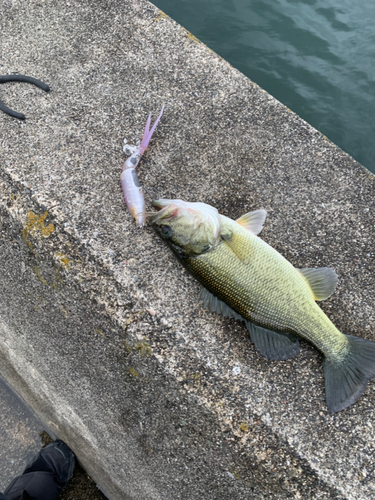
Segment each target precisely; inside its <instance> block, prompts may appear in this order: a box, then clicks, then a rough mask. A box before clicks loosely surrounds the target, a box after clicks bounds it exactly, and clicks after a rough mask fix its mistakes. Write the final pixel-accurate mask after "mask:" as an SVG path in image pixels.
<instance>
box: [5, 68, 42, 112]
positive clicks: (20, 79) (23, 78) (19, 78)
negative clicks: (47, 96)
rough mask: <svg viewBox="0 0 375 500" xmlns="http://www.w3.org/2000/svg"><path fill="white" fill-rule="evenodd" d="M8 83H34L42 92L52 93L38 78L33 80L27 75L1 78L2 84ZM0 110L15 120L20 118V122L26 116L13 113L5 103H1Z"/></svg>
mask: <svg viewBox="0 0 375 500" xmlns="http://www.w3.org/2000/svg"><path fill="white" fill-rule="evenodd" d="M6 82H28V83H32V84H33V85H36V86H37V87H39V88H41V89H42V90H45V91H46V92H49V91H50V88H49V86H48V85H47V84H46V83H44V82H41V81H40V80H37V79H36V78H33V77H32V76H25V75H3V76H0V83H6ZM0 110H1V111H4V113H6V114H7V115H10V116H13V117H14V118H18V119H19V120H24V119H25V115H24V114H22V113H17V111H13V110H12V109H10V108H8V107H7V106H5V104H4V103H3V102H1V101H0Z"/></svg>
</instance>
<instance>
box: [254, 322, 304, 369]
mask: <svg viewBox="0 0 375 500" xmlns="http://www.w3.org/2000/svg"><path fill="white" fill-rule="evenodd" d="M246 326H247V329H248V330H249V333H250V338H251V340H252V341H253V342H254V345H255V348H256V350H257V351H258V352H259V353H260V354H261V355H262V356H264V357H265V358H267V359H274V360H277V361H284V360H285V359H289V358H292V357H293V356H295V355H296V354H298V352H299V350H300V344H299V341H298V338H297V337H296V336H295V335H293V334H292V333H283V332H276V331H273V330H268V329H266V328H263V327H261V326H256V325H254V324H253V323H251V322H250V321H246Z"/></svg>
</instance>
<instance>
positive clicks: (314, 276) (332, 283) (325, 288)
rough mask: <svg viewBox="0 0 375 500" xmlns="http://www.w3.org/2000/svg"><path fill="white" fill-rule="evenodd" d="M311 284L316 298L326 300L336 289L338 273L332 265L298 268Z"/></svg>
mask: <svg viewBox="0 0 375 500" xmlns="http://www.w3.org/2000/svg"><path fill="white" fill-rule="evenodd" d="M297 271H299V272H300V273H301V274H302V276H303V277H304V278H305V280H306V281H307V283H308V284H309V286H310V288H311V291H312V293H313V294H314V299H315V300H325V299H328V297H330V296H331V295H332V294H333V292H334V291H335V288H336V285H337V274H336V273H335V271H334V270H333V269H331V268H330V267H320V268H306V269H297Z"/></svg>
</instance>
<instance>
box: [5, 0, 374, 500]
mask: <svg viewBox="0 0 375 500" xmlns="http://www.w3.org/2000/svg"><path fill="white" fill-rule="evenodd" d="M5 7H6V8H5ZM5 7H4V8H3V12H1V14H2V15H1V21H0V23H1V31H2V60H1V61H0V73H2V74H5V73H10V72H13V71H15V72H19V73H24V74H28V75H31V76H35V77H38V78H40V79H42V80H44V81H46V83H48V84H49V85H50V86H51V88H52V90H51V93H50V94H44V93H43V91H41V90H40V89H36V88H34V87H31V86H27V85H26V84H7V85H2V86H1V88H0V92H1V98H2V100H3V101H4V102H5V103H6V104H7V105H8V106H10V107H12V108H13V109H16V110H18V111H22V112H24V113H25V114H26V117H27V120H26V122H24V123H21V122H19V121H16V120H15V119H12V118H10V117H7V116H5V115H0V132H1V135H0V159H1V164H0V225H1V238H0V287H1V290H2V293H1V295H0V360H1V362H0V367H1V368H0V372H1V374H2V375H3V376H4V377H5V378H6V380H7V381H8V382H9V383H10V384H11V385H12V386H13V387H14V388H15V389H16V390H17V391H18V392H19V393H20V394H21V396H22V397H23V398H24V399H25V400H26V401H27V402H28V403H29V404H30V405H31V406H32V407H33V408H34V410H35V411H36V412H37V413H38V415H39V416H40V418H41V419H42V421H43V422H44V424H45V425H47V427H48V428H50V429H51V430H52V431H53V432H54V433H55V434H56V435H57V436H58V437H60V438H62V439H64V440H65V441H66V442H67V443H68V445H69V446H70V447H71V448H72V449H73V450H74V452H75V453H76V454H77V455H78V458H79V459H80V461H81V462H82V464H83V465H84V467H85V468H86V470H87V471H88V473H89V474H90V475H91V477H93V479H94V480H95V481H96V482H97V483H98V484H99V485H100V486H101V487H102V488H103V490H104V491H105V493H106V494H107V495H108V496H109V497H110V498H112V499H114V500H115V499H116V500H117V499H125V498H128V499H134V500H146V499H147V500H150V499H163V500H164V499H165V500H169V499H171V500H172V499H177V498H181V499H189V500H190V499H198V498H199V499H201V498H204V499H207V500H208V499H220V500H223V499H233V498H236V499H248V498H254V499H264V498H269V499H272V498H274V499H284V498H285V499H286V498H314V499H315V498H316V499H320V498H322V499H323V498H324V499H325V498H332V499H341V498H346V499H362V498H371V497H373V496H374V495H375V487H374V476H373V474H374V464H373V460H372V457H373V454H374V448H375V442H374V438H373V407H374V402H375V384H374V383H373V382H371V383H370V384H369V387H368V389H367V391H366V393H365V394H364V396H363V397H362V398H361V400H360V401H359V402H358V403H357V404H356V405H354V406H353V407H351V408H350V409H348V410H346V411H343V412H340V413H339V414H335V415H332V414H330V413H329V412H328V411H327V409H326V406H325V402H324V389H323V375H322V367H321V360H320V356H319V354H318V353H317V352H316V351H315V350H314V349H313V348H312V347H309V346H307V345H306V344H304V345H303V348H302V352H301V353H300V354H299V355H298V356H297V357H296V358H294V359H292V360H289V361H287V362H282V363H278V362H270V361H267V360H265V359H263V358H262V357H261V356H259V355H258V354H257V353H256V352H255V351H254V349H253V346H252V345H251V343H250V341H249V340H248V336H247V333H246V330H245V329H244V328H243V327H242V325H240V324H239V323H236V322H233V321H229V320H224V319H222V318H219V317H217V316H215V315H212V314H210V313H208V312H207V311H204V310H203V309H202V307H201V306H200V305H199V303H198V299H197V296H198V285H197V283H196V282H195V281H194V279H193V278H191V277H190V276H189V275H187V274H186V273H185V271H184V270H183V269H181V268H180V267H179V264H178V263H177V262H176V260H175V259H174V257H173V256H172V255H171V254H170V252H169V251H168V249H167V248H166V247H165V246H163V243H162V242H161V241H160V240H159V239H158V237H157V236H156V235H155V234H154V233H153V232H152V230H151V229H150V228H146V229H144V230H141V229H138V228H136V227H135V226H134V224H133V221H132V220H131V217H130V215H129V214H128V213H127V212H126V210H125V205H124V202H123V199H122V193H121V189H120V185H119V175H120V170H121V163H122V162H123V160H124V157H123V154H122V151H121V148H122V141H123V139H124V137H126V138H127V140H128V142H133V143H135V141H136V140H138V139H139V138H140V136H141V133H142V129H143V127H144V122H145V119H146V117H147V114H148V111H149V109H151V110H152V111H153V113H156V112H157V111H158V110H159V109H160V105H161V103H163V102H165V103H166V112H165V115H164V117H163V120H162V123H161V124H160V126H159V127H158V132H157V135H156V137H155V139H153V142H152V146H151V147H150V150H149V151H148V152H147V154H146V155H145V156H146V158H145V160H144V161H143V163H142V164H141V166H140V169H139V177H140V180H141V184H142V185H143V186H145V187H147V189H148V190H149V191H150V193H151V194H152V195H153V196H154V195H155V197H156V196H160V197H164V198H171V197H174V198H182V199H187V200H191V201H204V202H207V203H210V204H212V205H214V206H216V207H217V208H218V209H219V210H220V212H222V213H224V214H226V215H228V216H230V217H233V218H234V217H238V216H240V215H241V214H242V213H244V212H246V211H249V210H251V209H256V208H261V207H264V208H266V209H267V211H268V219H267V221H266V226H265V229H264V231H263V233H262V236H263V238H264V239H265V240H266V241H267V242H269V243H270V244H271V245H273V246H274V247H275V248H276V249H277V250H279V251H280V252H281V253H282V254H283V255H284V256H285V257H286V258H288V259H289V260H290V261H291V262H292V263H293V264H294V265H295V266H296V267H308V266H311V267H314V266H315V267H319V266H332V267H334V268H335V270H336V272H337V273H338V275H339V278H340V282H339V286H338V290H337V292H336V293H335V295H334V296H333V297H332V298H331V299H329V300H328V301H326V302H325V303H323V304H322V307H323V309H324V310H325V311H326V312H327V314H328V315H329V317H330V318H331V319H332V320H333V321H334V323H335V324H336V325H337V327H338V328H339V329H341V331H343V333H347V334H352V335H360V336H362V337H365V338H369V339H373V340H375V317H374V306H373V304H374V289H375V280H374V243H375V241H374V218H373V214H374V208H375V207H374V193H375V189H374V188H375V176H374V175H372V174H371V173H370V172H368V171H367V170H366V169H364V168H363V167H362V166H361V165H359V164H358V163H356V162H355V161H354V160H353V159H352V158H350V157H349V156H348V155H346V154H345V153H344V152H343V151H341V150H340V149H339V148H337V147H336V146H334V145H333V144H332V143H330V142H329V141H328V140H327V139H326V138H325V137H324V136H322V135H321V134H319V133H318V132H317V131H316V130H314V129H313V128H311V127H310V126H309V125H307V124H306V123H305V122H303V121H302V120H301V119H300V118H299V117H297V116H296V115H295V114H294V113H292V112H291V111H290V110H288V109H287V108H285V107H284V106H283V105H281V104H280V103H279V102H277V101H276V100H275V99H274V98H272V97H271V96H270V95H268V94H267V93H266V92H264V91H263V90H261V89H260V88H259V87H257V86H256V85H255V84H254V83H252V82H251V81H250V80H248V79H247V78H245V77H244V76H243V75H242V74H241V73H239V72H238V71H236V70H234V69H233V68H232V67H231V66H230V65H229V64H228V63H227V62H225V61H224V60H222V59H220V58H219V57H218V56H217V55H215V54H214V53H212V52H211V51H210V50H209V49H208V48H207V47H205V46H204V45H203V44H201V43H200V42H198V41H197V40H196V39H195V38H194V37H192V36H191V35H190V34H189V33H188V32H187V31H186V30H184V29H183V28H181V27H180V26H178V25H177V24H176V23H174V22H173V21H172V20H170V19H169V18H167V16H165V15H164V14H163V13H162V12H160V11H159V10H158V9H156V8H155V7H154V6H153V5H152V4H150V3H147V2H144V1H142V0H133V1H129V2H126V4H122V3H120V2H118V1H107V2H105V1H98V2H95V3H93V2H88V1H79V2H78V1H76V0H72V1H69V2H64V3H63V4H62V3H61V2H57V1H55V0H51V1H43V0H41V1H39V2H32V3H30V2H27V1H26V0H6V3H5Z"/></svg>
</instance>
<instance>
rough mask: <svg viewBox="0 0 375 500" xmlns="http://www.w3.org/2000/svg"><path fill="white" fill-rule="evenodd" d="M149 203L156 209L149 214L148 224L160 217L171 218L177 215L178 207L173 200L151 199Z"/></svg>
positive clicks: (155, 221) (154, 222)
mask: <svg viewBox="0 0 375 500" xmlns="http://www.w3.org/2000/svg"><path fill="white" fill-rule="evenodd" d="M151 205H152V206H153V208H156V210H158V211H157V212H156V213H154V214H152V215H150V216H149V221H150V224H156V223H157V222H158V221H159V220H161V219H163V220H171V219H174V218H175V217H176V216H177V213H178V207H176V206H175V203H174V201H173V200H153V202H152V203H151ZM172 206H173V207H172Z"/></svg>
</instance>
